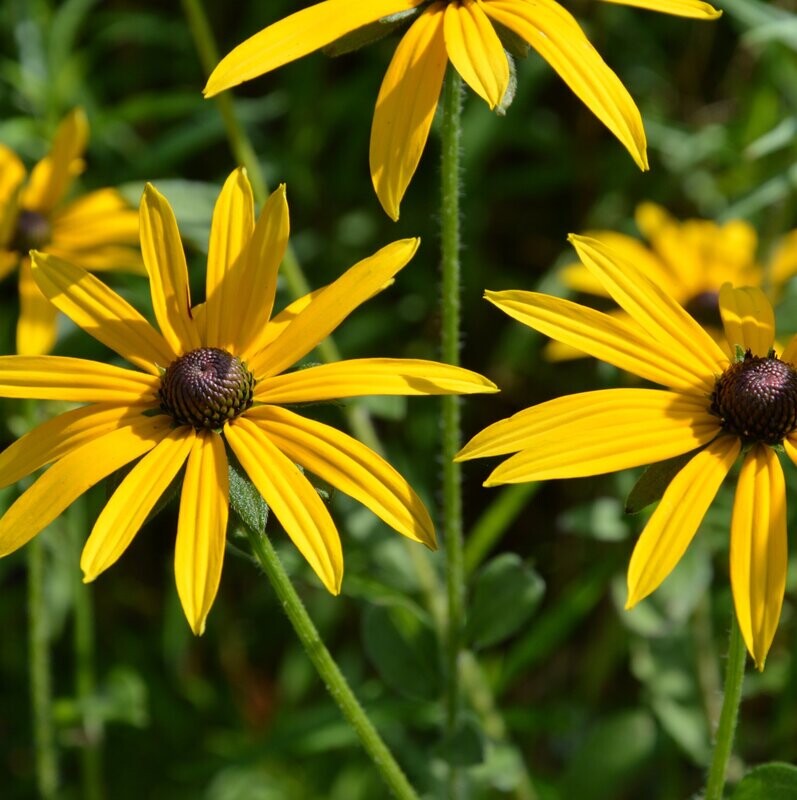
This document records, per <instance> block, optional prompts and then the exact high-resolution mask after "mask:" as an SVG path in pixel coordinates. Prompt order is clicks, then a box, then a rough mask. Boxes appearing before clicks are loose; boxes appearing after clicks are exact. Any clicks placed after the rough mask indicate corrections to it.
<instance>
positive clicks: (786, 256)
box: [0, 196, 797, 289]
mask: <svg viewBox="0 0 797 800" xmlns="http://www.w3.org/2000/svg"><path fill="white" fill-rule="evenodd" d="M1 199H2V197H1V196H0V200H1ZM795 274H797V231H790V232H789V233H787V234H786V235H785V236H784V237H783V238H782V239H781V240H780V242H779V243H778V246H777V247H776V248H775V252H774V253H773V254H772V259H771V260H770V265H769V278H770V280H771V281H772V285H773V287H774V288H775V289H779V288H780V287H782V286H783V284H784V283H786V281H787V280H789V278H791V277H793V276H794V275H795Z"/></svg>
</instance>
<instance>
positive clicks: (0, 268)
mask: <svg viewBox="0 0 797 800" xmlns="http://www.w3.org/2000/svg"><path fill="white" fill-rule="evenodd" d="M18 262H19V254H18V253H15V252H13V251H11V250H0V281H2V280H5V278H6V277H7V276H8V275H9V274H10V273H11V272H12V271H13V270H14V269H15V268H16V266H17V264H18Z"/></svg>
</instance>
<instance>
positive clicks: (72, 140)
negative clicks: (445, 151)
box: [20, 108, 89, 214]
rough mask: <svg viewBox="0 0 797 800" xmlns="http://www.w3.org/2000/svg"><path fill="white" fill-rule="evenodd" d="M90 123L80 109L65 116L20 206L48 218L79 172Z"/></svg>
mask: <svg viewBox="0 0 797 800" xmlns="http://www.w3.org/2000/svg"><path fill="white" fill-rule="evenodd" d="M88 136H89V123H88V120H87V119H86V115H85V113H84V112H83V109H80V108H76V109H74V110H73V111H71V112H70V113H69V114H67V116H66V117H64V119H63V120H62V121H61V124H60V125H59V126H58V130H56V132H55V136H54V137H53V146H52V148H51V150H50V153H49V154H48V155H46V156H45V157H44V158H43V159H42V160H41V161H39V163H38V164H36V166H35V167H34V168H33V171H32V172H31V174H30V180H29V181H28V185H27V186H26V187H25V189H24V190H23V192H22V195H21V197H20V204H21V205H22V207H23V208H26V209H29V210H30V211H38V212H39V213H41V214H47V213H49V212H50V211H52V210H53V208H55V206H56V205H57V204H58V202H59V200H60V199H61V198H62V197H63V196H64V195H65V194H66V192H67V190H68V189H69V185H70V183H71V182H72V178H73V177H74V176H75V175H76V174H77V173H78V172H79V171H80V168H81V161H80V159H81V157H82V155H83V151H84V150H85V149H86V142H87V141H88Z"/></svg>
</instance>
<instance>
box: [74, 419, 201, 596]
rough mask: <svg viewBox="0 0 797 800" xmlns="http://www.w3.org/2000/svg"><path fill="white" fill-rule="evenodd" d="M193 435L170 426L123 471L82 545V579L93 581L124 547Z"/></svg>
mask: <svg viewBox="0 0 797 800" xmlns="http://www.w3.org/2000/svg"><path fill="white" fill-rule="evenodd" d="M194 438H195V434H194V429H193V428H190V427H188V426H185V425H184V426H182V427H179V428H173V429H172V430H170V431H168V433H167V434H166V435H165V436H164V437H163V438H162V439H161V440H160V441H159V442H158V444H156V445H155V447H153V448H152V450H150V451H149V453H147V454H146V455H145V456H144V457H143V458H142V459H141V460H140V461H139V462H138V463H137V464H136V465H135V466H134V467H133V469H131V470H130V472H128V473H127V475H126V476H125V477H124V479H123V480H122V482H121V483H120V484H119V486H118V487H117V489H116V491H115V492H114V493H113V494H112V495H111V498H110V499H109V500H108V502H107V503H106V504H105V508H103V510H102V512H101V513H100V516H99V517H98V518H97V521H96V522H95V523H94V528H93V529H92V531H91V535H90V536H89V538H88V540H87V541H86V545H85V547H84V548H83V554H82V555H81V557H80V568H81V569H82V570H83V582H84V583H88V582H89V581H93V580H94V579H95V578H96V577H97V576H98V575H100V574H101V573H102V572H104V571H105V570H106V569H108V567H110V566H111V565H113V564H115V563H116V561H117V560H118V559H119V557H120V556H121V555H122V553H124V552H125V550H127V547H128V545H129V544H130V542H132V541H133V537H134V536H135V535H136V534H137V533H138V531H139V528H141V526H142V525H143V524H144V522H145V521H146V519H147V516H148V515H149V513H150V512H151V511H152V509H153V508H154V506H155V504H156V503H157V502H158V500H159V499H160V497H161V495H162V494H163V493H164V492H165V491H166V489H167V488H168V487H169V484H170V483H171V482H172V480H173V479H174V477H175V475H177V473H178V472H179V471H180V468H181V467H182V466H183V464H184V463H185V460H186V458H188V453H189V452H190V450H191V445H192V444H193V441H194Z"/></svg>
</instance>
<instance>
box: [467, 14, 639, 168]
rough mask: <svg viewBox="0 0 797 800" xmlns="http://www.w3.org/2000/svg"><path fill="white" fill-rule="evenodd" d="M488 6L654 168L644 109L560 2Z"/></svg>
mask: <svg viewBox="0 0 797 800" xmlns="http://www.w3.org/2000/svg"><path fill="white" fill-rule="evenodd" d="M482 6H483V8H484V10H485V11H486V12H487V14H488V16H490V17H492V18H493V19H494V20H495V21H496V22H499V23H500V24H502V25H505V26H506V27H507V28H509V30H511V31H513V32H514V33H516V34H517V35H518V36H520V37H521V38H522V39H524V40H525V41H527V42H528V43H529V44H530V45H531V46H532V47H533V48H534V49H535V50H536V51H537V52H538V53H539V54H540V55H541V56H542V57H543V58H544V59H545V60H546V61H547V62H548V63H549V64H550V65H551V66H552V67H553V68H554V70H555V71H556V72H557V73H559V76H560V77H561V78H562V80H564V82H565V83H566V84H567V85H568V86H569V87H570V88H571V89H572V90H573V91H574V92H575V94H576V95H577V96H578V98H579V99H580V100H581V101H582V102H583V103H584V104H585V105H586V106H587V108H588V109H589V110H590V111H591V112H592V113H593V114H594V115H595V116H596V117H597V118H598V119H599V120H600V121H601V122H602V123H603V124H604V125H605V126H606V127H607V128H608V129H609V130H610V131H611V132H612V133H613V134H614V135H615V136H616V137H617V138H618V139H619V140H620V142H621V143H622V144H623V145H624V146H625V147H626V149H627V150H628V152H629V153H630V154H631V157H632V158H633V159H634V161H635V162H636V163H637V165H638V166H639V167H640V169H643V170H646V169H647V168H648V158H647V153H646V148H647V144H646V141H645V130H644V128H643V127H642V117H641V116H640V114H639V110H638V109H637V107H636V105H635V104H634V101H633V99H632V98H631V95H630V94H628V91H627V90H626V88H625V86H623V84H622V83H621V81H620V79H619V78H618V77H617V75H615V74H614V72H612V70H611V69H609V67H608V66H607V65H606V63H605V62H604V60H603V59H602V58H601V57H600V55H599V54H598V52H597V50H595V48H594V47H593V46H592V45H591V44H590V42H589V40H588V39H587V37H586V36H585V35H584V32H583V31H582V30H581V28H580V27H579V24H578V23H577V22H576V20H575V19H574V18H573V17H572V16H571V15H570V14H569V13H568V12H567V11H565V9H564V8H562V6H560V5H559V4H558V3H556V2H555V0H535V2H533V3H530V2H525V0H484V2H483V3H482Z"/></svg>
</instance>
